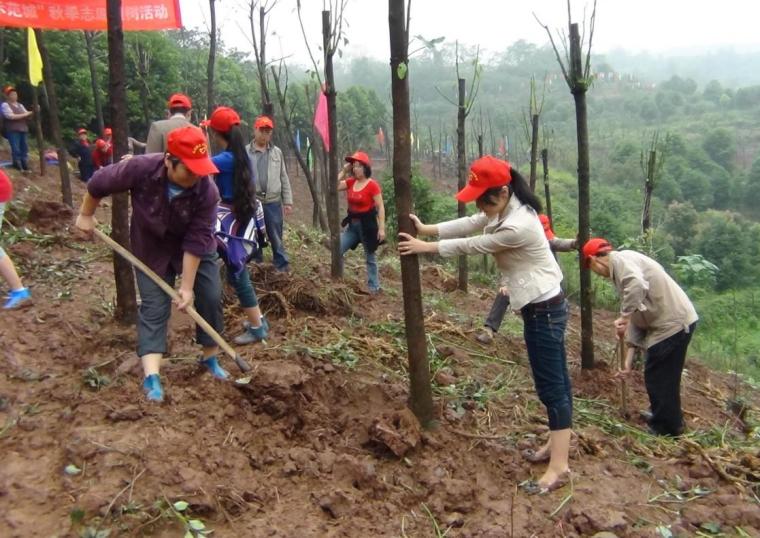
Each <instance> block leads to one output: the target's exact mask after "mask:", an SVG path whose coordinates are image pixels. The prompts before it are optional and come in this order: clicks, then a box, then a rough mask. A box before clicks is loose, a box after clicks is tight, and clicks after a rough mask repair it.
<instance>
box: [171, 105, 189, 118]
mask: <svg viewBox="0 0 760 538" xmlns="http://www.w3.org/2000/svg"><path fill="white" fill-rule="evenodd" d="M189 110H190V109H189V108H187V107H184V106H175V107H172V108H170V109H169V114H171V115H172V116H174V115H175V114H187V113H188V111H189Z"/></svg>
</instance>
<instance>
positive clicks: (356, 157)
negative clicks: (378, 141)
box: [346, 151, 372, 166]
mask: <svg viewBox="0 0 760 538" xmlns="http://www.w3.org/2000/svg"><path fill="white" fill-rule="evenodd" d="M346 162H347V163H355V162H359V163H362V164H364V165H367V166H372V161H371V160H370V158H369V155H367V154H366V153H364V152H363V151H355V152H354V154H353V155H350V156H348V157H346Z"/></svg>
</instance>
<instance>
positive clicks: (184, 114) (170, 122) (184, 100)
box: [145, 93, 193, 153]
mask: <svg viewBox="0 0 760 538" xmlns="http://www.w3.org/2000/svg"><path fill="white" fill-rule="evenodd" d="M166 108H167V109H168V110H169V115H168V117H167V119H165V120H159V121H154V122H153V123H151V124H150V130H149V131H148V140H147V141H146V142H145V153H165V152H166V137H167V136H169V133H170V132H172V131H173V130H174V129H179V128H180V127H185V126H187V125H190V117H191V114H192V108H193V103H192V101H190V98H189V97H188V96H187V95H185V94H183V93H175V94H174V95H172V96H171V97H169V101H168V102H167V103H166Z"/></svg>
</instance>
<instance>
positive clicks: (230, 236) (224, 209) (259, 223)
mask: <svg viewBox="0 0 760 538" xmlns="http://www.w3.org/2000/svg"><path fill="white" fill-rule="evenodd" d="M214 236H215V237H216V246H217V249H216V250H217V253H218V254H219V256H220V257H221V258H222V260H224V263H225V264H226V265H227V266H229V267H230V268H231V269H232V271H233V273H234V274H236V275H237V274H238V273H240V271H242V270H243V269H245V266H246V264H247V263H248V262H249V261H251V259H252V258H253V257H254V256H255V255H256V253H257V252H259V250H261V249H263V248H264V247H266V246H267V240H266V237H267V229H266V224H265V223H264V206H262V205H261V201H259V200H256V210H255V213H254V216H253V217H252V218H251V220H250V221H248V224H247V225H246V227H245V229H242V230H241V229H240V225H239V223H238V221H237V219H236V218H235V214H234V213H233V212H232V208H231V207H230V206H229V205H227V204H219V206H218V207H217V209H216V227H215V231H214Z"/></svg>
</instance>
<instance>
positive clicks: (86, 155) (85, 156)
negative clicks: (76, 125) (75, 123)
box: [69, 127, 95, 183]
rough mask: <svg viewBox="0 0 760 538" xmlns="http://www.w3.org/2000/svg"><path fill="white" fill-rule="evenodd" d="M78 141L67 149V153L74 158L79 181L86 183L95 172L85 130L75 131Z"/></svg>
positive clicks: (90, 147)
mask: <svg viewBox="0 0 760 538" xmlns="http://www.w3.org/2000/svg"><path fill="white" fill-rule="evenodd" d="M77 138H78V140H77V141H76V142H74V145H72V146H71V147H70V148H69V153H71V155H72V156H74V157H76V159H77V163H78V164H79V179H81V180H82V181H84V182H85V183H87V182H88V181H89V180H90V178H91V177H92V173H93V172H94V171H95V166H94V164H93V162H92V151H93V150H92V146H90V141H89V139H88V138H87V129H85V128H84V127H83V128H81V129H79V130H78V131H77Z"/></svg>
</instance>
